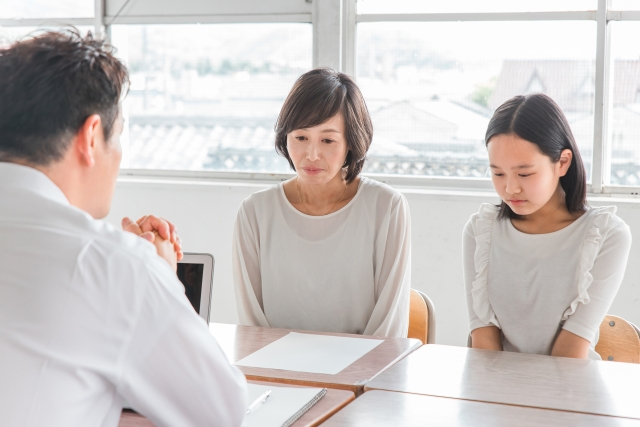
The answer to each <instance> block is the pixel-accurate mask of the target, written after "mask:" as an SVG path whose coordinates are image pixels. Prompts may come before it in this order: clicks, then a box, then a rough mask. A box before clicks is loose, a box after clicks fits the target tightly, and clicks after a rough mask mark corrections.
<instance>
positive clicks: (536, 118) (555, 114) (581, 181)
mask: <svg viewBox="0 0 640 427" xmlns="http://www.w3.org/2000/svg"><path fill="white" fill-rule="evenodd" d="M509 134H513V135H516V136H518V137H519V138H522V139H524V140H526V141H529V142H531V143H533V144H535V145H537V146H538V149H539V150H540V151H541V152H542V153H543V154H545V155H546V156H548V157H549V158H550V159H551V161H552V162H554V163H555V162H557V161H558V160H560V154H561V153H562V151H563V150H566V149H569V150H571V151H572V153H573V157H572V159H571V165H570V166H569V170H568V171H567V174H566V175H565V176H563V177H560V185H561V186H562V189H563V190H564V194H565V202H566V204H567V209H568V210H569V212H571V213H577V212H582V211H584V210H585V209H586V207H587V174H586V172H585V168H584V163H582V157H581V156H580V151H579V150H578V145H577V144H576V140H575V138H574V137H573V133H572V132H571V128H570V127H569V122H567V118H566V117H565V115H564V113H563V112H562V110H561V109H560V107H558V104H556V103H555V102H554V101H553V99H551V98H549V97H548V96H546V95H543V94H541V93H534V94H531V95H525V96H522V95H519V96H514V97H513V98H511V99H509V100H508V101H506V102H505V103H504V104H502V105H501V106H500V107H498V109H497V110H496V111H495V113H493V117H491V121H489V126H488V127H487V133H486V134H485V138H484V141H485V145H488V144H489V141H491V138H493V137H494V136H496V135H509ZM498 218H500V219H504V218H518V215H517V214H516V213H515V212H513V211H512V210H511V208H510V207H509V205H507V204H506V203H505V202H504V201H503V202H502V203H501V204H500V213H499V215H498Z"/></svg>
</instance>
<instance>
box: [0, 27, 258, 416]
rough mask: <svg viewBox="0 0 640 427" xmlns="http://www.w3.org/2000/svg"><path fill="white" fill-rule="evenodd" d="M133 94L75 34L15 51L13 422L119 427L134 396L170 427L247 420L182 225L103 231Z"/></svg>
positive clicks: (9, 170) (1, 220)
mask: <svg viewBox="0 0 640 427" xmlns="http://www.w3.org/2000/svg"><path fill="white" fill-rule="evenodd" d="M127 82H128V75H127V70H126V68H125V66H124V65H123V64H122V63H121V62H120V61H118V60H117V59H116V58H115V57H114V56H113V54H112V48H111V47H110V46H109V45H107V44H105V43H104V42H103V41H100V40H94V39H93V38H92V37H91V36H90V35H89V36H87V37H84V38H83V37H82V36H80V35H79V34H78V33H77V32H75V31H65V32H62V33H56V32H49V33H45V34H43V35H41V36H39V37H36V38H34V39H31V40H26V41H21V42H18V43H15V44H13V45H12V46H10V47H8V48H4V49H0V419H1V421H0V424H2V425H7V426H34V427H35V426H37V427H40V426H45V425H46V426H56V427H57V426H59V427H69V426H82V427H85V426H96V427H98V426H101V427H102V426H104V427H107V426H116V425H117V424H118V421H119V419H120V413H121V410H122V403H123V399H126V400H127V401H128V402H129V403H130V404H131V405H132V407H134V408H135V409H136V410H137V411H138V412H140V413H142V414H143V415H145V416H146V417H148V418H149V419H150V420H151V421H153V422H154V423H155V424H156V425H157V426H158V427H161V426H177V427H189V426H205V425H206V426H239V425H240V424H241V422H242V418H243V416H244V412H245V409H246V381H245V379H244V376H243V375H242V373H241V372H240V371H239V370H238V369H237V368H235V367H233V366H231V365H230V364H229V362H228V361H227V358H226V357H225V355H224V354H223V352H222V351H221V349H220V347H219V346H218V344H217V342H216V341H215V339H214V338H213V337H212V336H211V335H210V334H209V331H208V328H207V325H206V324H204V323H203V322H202V319H201V318H200V317H199V316H198V315H197V314H196V313H195V311H194V310H193V308H192V307H191V305H190V303H189V301H188V300H187V298H186V297H185V295H184V288H183V286H182V284H181V283H180V282H179V281H178V279H177V277H176V274H175V271H176V262H177V260H178V258H179V257H180V256H181V252H180V251H181V248H180V244H179V239H177V236H176V233H175V227H173V225H172V224H170V223H167V222H165V221H163V220H161V219H159V218H156V217H153V216H150V217H146V218H142V219H141V221H139V222H138V223H134V222H132V221H130V220H128V219H126V218H125V219H124V220H123V226H124V228H125V230H127V231H131V233H126V232H123V231H120V230H117V229H116V228H114V227H112V226H111V225H109V224H107V223H105V222H103V221H98V220H97V219H100V218H104V217H105V216H106V215H107V213H108V211H109V207H110V204H111V198H112V195H113V192H114V189H115V182H116V178H117V175H118V169H119V166H120V159H121V157H122V152H121V148H120V141H119V138H120V133H121V132H122V128H123V118H122V113H121V106H120V100H121V97H122V94H123V90H124V87H125V86H126V84H127ZM94 218H95V219H94ZM132 233H135V234H138V235H142V237H144V238H140V237H138V236H136V235H134V234H132ZM145 238H146V240H145ZM158 255H160V256H158ZM163 258H164V259H163Z"/></svg>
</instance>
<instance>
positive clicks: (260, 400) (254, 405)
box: [246, 390, 271, 414]
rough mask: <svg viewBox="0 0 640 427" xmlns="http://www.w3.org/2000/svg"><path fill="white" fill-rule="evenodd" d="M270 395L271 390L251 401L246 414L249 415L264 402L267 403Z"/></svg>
mask: <svg viewBox="0 0 640 427" xmlns="http://www.w3.org/2000/svg"><path fill="white" fill-rule="evenodd" d="M270 394H271V390H267V391H265V392H264V393H262V394H261V395H260V397H258V398H257V399H256V400H254V401H253V403H252V404H251V405H249V407H248V408H247V412H246V413H247V414H250V413H251V412H252V411H255V410H256V408H257V407H258V406H260V405H262V404H263V403H264V402H266V401H267V399H268V398H269V395H270Z"/></svg>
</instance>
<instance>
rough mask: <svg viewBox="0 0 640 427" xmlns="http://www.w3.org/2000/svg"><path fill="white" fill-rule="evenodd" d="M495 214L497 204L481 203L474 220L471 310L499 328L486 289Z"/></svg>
mask: <svg viewBox="0 0 640 427" xmlns="http://www.w3.org/2000/svg"><path fill="white" fill-rule="evenodd" d="M497 214H498V207H497V206H494V205H492V204H489V203H483V204H482V205H481V206H480V211H479V212H478V217H477V219H476V221H475V227H474V231H475V240H476V251H475V253H474V257H473V260H474V264H475V269H476V279H475V280H474V281H473V283H472V284H471V296H472V298H473V311H475V313H476V315H477V316H478V318H479V319H480V320H481V321H482V322H483V323H485V324H487V325H489V324H494V325H495V326H497V327H498V328H499V327H500V323H498V319H497V318H496V315H495V313H494V312H493V308H492V307H491V302H489V292H488V290H487V283H488V280H489V258H490V255H491V235H492V233H493V224H494V223H495V222H496V217H497Z"/></svg>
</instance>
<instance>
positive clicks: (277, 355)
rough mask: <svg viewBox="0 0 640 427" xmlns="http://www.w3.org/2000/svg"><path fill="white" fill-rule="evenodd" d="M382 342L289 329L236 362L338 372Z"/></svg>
mask: <svg viewBox="0 0 640 427" xmlns="http://www.w3.org/2000/svg"><path fill="white" fill-rule="evenodd" d="M383 342H384V341H383V340H376V339H369V338H350V337H334V336H329V335H314V334H300V333H297V332H290V333H289V334H288V335H285V336H284V337H282V338H280V339H279V340H277V341H274V342H272V343H271V344H269V345H267V346H265V347H263V348H261V349H260V350H258V351H256V352H255V353H252V354H250V355H249V356H247V357H245V358H244V359H242V360H239V361H237V362H236V365H239V366H250V367H254V368H267V369H284V370H287V371H299V372H312V373H315V374H329V375H335V374H337V373H339V372H340V371H342V370H343V369H345V368H346V367H348V366H349V365H351V364H352V363H353V362H355V361H356V360H358V359H360V358H361V357H362V356H364V355H365V354H367V353H368V352H370V351H371V350H373V349H374V348H376V347H377V346H379V345H380V344H382V343H383Z"/></svg>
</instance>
